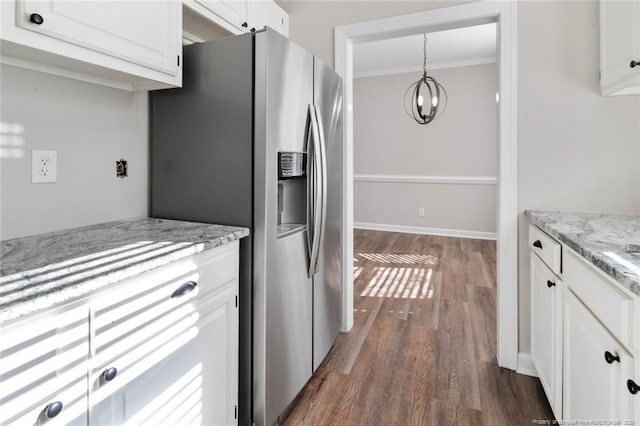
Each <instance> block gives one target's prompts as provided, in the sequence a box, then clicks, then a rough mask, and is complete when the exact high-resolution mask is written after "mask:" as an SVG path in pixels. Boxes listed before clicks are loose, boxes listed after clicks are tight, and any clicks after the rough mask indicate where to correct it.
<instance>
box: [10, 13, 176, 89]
mask: <svg viewBox="0 0 640 426" xmlns="http://www.w3.org/2000/svg"><path fill="white" fill-rule="evenodd" d="M1 3H2V5H1V7H2V18H1V20H2V21H1V22H2V26H1V29H0V47H1V48H2V56H1V61H2V62H3V63H7V64H10V65H15V66H20V67H24V68H30V69H35V70H38V71H43V72H48V73H52V74H57V75H63V76H66V77H71V78H75V79H79V80H84V81H89V82H93V83H98V84H102V85H107V86H112V87H117V88H120V89H126V90H138V89H142V90H149V89H158V88H165V87H176V86H181V84H182V68H181V63H180V62H181V61H180V57H181V56H182V14H181V5H180V4H179V3H177V2H175V1H172V0H162V1H153V2H143V1H139V2H70V1H60V0H47V1H31V0H15V1H3V2H1Z"/></svg>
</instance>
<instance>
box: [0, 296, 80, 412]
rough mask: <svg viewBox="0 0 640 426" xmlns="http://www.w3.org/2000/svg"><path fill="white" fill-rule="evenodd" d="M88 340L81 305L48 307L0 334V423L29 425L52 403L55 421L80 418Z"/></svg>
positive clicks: (0, 331)
mask: <svg viewBox="0 0 640 426" xmlns="http://www.w3.org/2000/svg"><path fill="white" fill-rule="evenodd" d="M88 337H89V320H88V307H87V306H86V304H80V305H78V304H74V305H71V306H69V307H64V308H60V309H54V310H52V311H49V312H46V313H44V314H41V315H38V316H36V317H33V318H29V319H28V320H25V321H22V322H20V323H17V324H15V325H12V326H9V327H6V328H3V329H2V330H0V424H34V423H36V422H37V421H38V419H39V418H40V419H41V420H42V419H43V417H42V416H44V410H45V407H46V406H47V405H48V404H50V403H54V402H61V403H62V411H60V413H59V414H58V415H57V416H56V417H55V418H54V419H53V420H55V423H58V424H69V423H73V419H76V418H78V417H82V416H83V413H85V412H86V409H87V399H86V398H87V379H86V375H87V360H88V357H89V341H88ZM81 423H83V422H81Z"/></svg>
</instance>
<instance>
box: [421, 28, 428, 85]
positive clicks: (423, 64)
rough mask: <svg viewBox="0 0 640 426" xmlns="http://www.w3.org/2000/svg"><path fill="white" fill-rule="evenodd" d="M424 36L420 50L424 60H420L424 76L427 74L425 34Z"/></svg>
mask: <svg viewBox="0 0 640 426" xmlns="http://www.w3.org/2000/svg"><path fill="white" fill-rule="evenodd" d="M423 36H424V45H423V47H422V51H423V52H424V60H423V62H422V70H423V72H424V76H425V77H426V76H427V34H423Z"/></svg>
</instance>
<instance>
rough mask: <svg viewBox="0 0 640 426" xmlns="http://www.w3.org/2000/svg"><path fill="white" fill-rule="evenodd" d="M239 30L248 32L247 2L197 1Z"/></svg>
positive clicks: (240, 0) (243, 0)
mask: <svg viewBox="0 0 640 426" xmlns="http://www.w3.org/2000/svg"><path fill="white" fill-rule="evenodd" d="M196 2H197V3H200V4H201V5H202V6H204V7H205V8H207V9H209V10H210V11H212V12H213V13H215V14H216V15H218V16H219V17H221V18H222V19H224V20H225V21H227V22H229V23H230V24H231V25H233V26H234V27H236V28H238V29H242V30H244V31H247V30H248V28H249V24H248V22H247V4H248V2H247V0H196Z"/></svg>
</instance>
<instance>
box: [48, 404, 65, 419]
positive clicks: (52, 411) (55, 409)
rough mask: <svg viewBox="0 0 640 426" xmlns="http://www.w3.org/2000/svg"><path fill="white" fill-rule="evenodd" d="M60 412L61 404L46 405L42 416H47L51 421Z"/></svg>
mask: <svg viewBox="0 0 640 426" xmlns="http://www.w3.org/2000/svg"><path fill="white" fill-rule="evenodd" d="M60 411H62V402H60V401H56V402H52V403H51V404H49V405H47V406H46V407H45V409H44V415H45V416H47V418H48V419H52V418H54V417H55V416H57V415H58V414H60Z"/></svg>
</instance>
